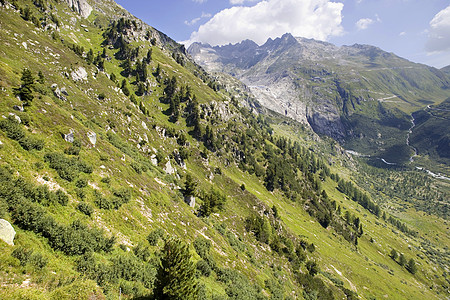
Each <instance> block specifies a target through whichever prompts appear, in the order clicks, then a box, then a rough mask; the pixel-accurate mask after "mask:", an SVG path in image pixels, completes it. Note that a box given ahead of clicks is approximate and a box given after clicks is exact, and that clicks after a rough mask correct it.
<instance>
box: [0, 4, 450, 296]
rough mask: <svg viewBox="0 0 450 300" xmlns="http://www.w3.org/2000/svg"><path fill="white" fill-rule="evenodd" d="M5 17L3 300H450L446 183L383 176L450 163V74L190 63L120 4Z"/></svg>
mask: <svg viewBox="0 0 450 300" xmlns="http://www.w3.org/2000/svg"><path fill="white" fill-rule="evenodd" d="M0 15H1V18H0V43H1V45H2V47H0V298H1V299H384V298H388V299H424V298H426V299H442V298H445V297H446V296H447V295H448V291H449V287H450V278H449V276H448V274H449V270H448V266H449V265H450V255H449V251H448V248H449V245H450V237H449V234H448V233H449V231H448V215H449V214H448V207H449V199H450V196H449V195H450V187H449V184H448V180H447V179H445V178H442V177H443V176H434V177H433V176H432V175H433V174H431V173H430V172H427V171H426V170H429V167H431V164H428V165H429V166H428V165H427V166H426V167H427V168H421V169H418V168H415V167H412V166H411V165H409V163H408V162H406V163H405V164H404V165H392V167H390V165H386V164H385V163H383V162H382V161H381V160H379V159H377V158H376V155H381V154H383V153H387V152H389V151H390V150H389V149H388V148H387V147H388V146H390V147H391V145H392V147H393V146H395V145H400V144H402V146H403V145H404V147H405V148H407V150H408V151H409V152H411V156H413V159H414V161H415V162H417V163H420V162H422V163H427V162H429V161H432V160H433V161H436V164H444V165H445V164H446V163H445V161H437V160H436V159H434V157H437V156H439V157H444V158H445V157H447V156H448V151H447V150H448V148H446V146H445V145H446V143H447V142H448V135H447V131H446V127H445V125H442V124H443V123H441V121H442V120H443V119H446V120H448V118H447V117H448V116H447V107H448V100H447V101H445V100H446V99H447V98H448V96H447V91H448V90H447V89H446V87H448V77H447V75H445V74H444V73H445V72H444V71H445V69H444V70H443V71H440V70H436V69H433V68H430V67H427V66H423V65H418V64H413V63H411V62H408V61H406V60H403V59H401V58H398V57H396V56H395V55H393V54H389V53H385V52H383V51H381V50H380V49H378V48H375V47H371V46H361V45H355V46H351V47H340V48H339V47H335V46H333V45H331V44H329V43H324V42H318V41H314V40H306V39H301V38H294V37H292V36H291V35H289V34H287V35H285V36H283V37H282V38H278V39H275V40H269V41H268V42H267V43H266V44H265V45H264V46H258V45H256V44H255V43H253V42H251V41H245V42H242V43H240V44H238V45H229V46H225V47H210V46H206V45H198V44H194V45H193V46H192V47H191V48H190V52H191V53H192V55H193V56H191V55H189V53H188V52H187V51H186V49H185V47H184V46H183V45H180V44H178V43H177V42H175V41H174V40H172V39H171V38H170V37H169V36H167V35H166V34H164V33H162V32H160V31H159V30H157V29H155V28H153V27H151V26H150V25H148V24H145V23H144V22H142V21H141V20H139V19H137V18H135V17H134V16H132V15H131V14H130V13H129V12H127V11H126V10H125V9H123V8H122V7H120V6H119V5H117V4H116V3H115V2H114V1H111V0H77V1H74V0H64V1H56V0H36V1H30V0H12V1H7V0H2V1H0ZM195 49H197V50H195ZM195 51H197V53H198V55H199V56H200V58H201V57H204V60H203V62H202V61H201V60H197V61H198V62H200V63H201V65H203V66H205V67H202V66H201V65H199V64H198V63H197V62H195V61H194V60H193V59H192V57H194V58H195V59H198V57H197V56H198V55H196V54H195ZM219 54H220V55H219ZM209 66H211V68H213V69H210V67H209ZM405 68H406V69H405ZM212 70H214V71H212ZM219 71H220V72H219ZM224 71H225V72H226V73H223V72H224ZM230 74H231V75H230ZM240 80H242V82H241V81H240ZM414 85H417V87H414ZM381 93H382V94H381ZM408 93H409V94H408ZM394 94H395V97H397V98H390V97H393V96H394ZM408 95H413V96H408ZM407 96H408V97H407ZM446 97H447V98H446ZM381 98H383V99H384V100H383V99H382V100H380V99H381ZM280 101H281V102H280ZM390 101H394V102H390ZM280 103H281V104H280ZM280 107H281V108H280ZM411 118H412V119H411ZM411 121H412V122H411ZM362 125H364V126H366V127H364V126H362ZM413 125H414V126H413ZM412 127H413V128H412ZM369 129H371V130H369ZM410 131H411V132H410ZM437 131H439V134H438V135H434V134H431V132H437ZM325 134H328V135H329V136H330V137H327V136H326V135H325ZM358 137H359V138H358ZM397 137H398V140H396V139H397ZM372 139H373V140H372ZM435 140H439V141H440V142H439V143H438V144H433V143H434V141H435ZM358 141H360V142H361V143H359V142H358ZM407 142H408V144H410V146H408V145H407ZM430 143H431V144H432V146H430ZM353 147H355V148H353ZM356 147H358V148H356ZM382 148H385V149H384V150H382ZM349 149H351V150H354V151H353V152H352V151H349ZM355 151H358V152H360V154H359V155H357V154H355V153H356V152H355ZM392 152H393V151H391V153H392ZM368 153H369V154H371V155H375V156H373V157H370V158H368V157H365V156H363V155H364V154H368ZM423 153H425V154H423ZM394 154H395V153H394ZM414 154H417V155H416V156H414ZM372 158H373V161H372V160H370V159H372ZM398 159H399V160H401V159H404V157H403V156H402V155H399V158H398ZM427 159H429V160H428V161H427ZM386 161H387V162H389V160H386ZM408 161H409V157H408ZM377 162H378V163H380V162H381V164H384V167H383V168H381V167H379V166H378V165H377ZM386 166H388V167H386ZM425 169H426V170H425ZM434 175H437V174H434Z"/></svg>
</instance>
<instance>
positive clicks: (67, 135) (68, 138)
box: [64, 130, 74, 143]
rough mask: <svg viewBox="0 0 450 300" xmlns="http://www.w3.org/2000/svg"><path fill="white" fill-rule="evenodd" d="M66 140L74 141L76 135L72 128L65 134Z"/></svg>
mask: <svg viewBox="0 0 450 300" xmlns="http://www.w3.org/2000/svg"><path fill="white" fill-rule="evenodd" d="M64 140H66V142H69V143H73V141H74V136H73V132H72V130H71V131H70V132H69V133H68V134H64Z"/></svg>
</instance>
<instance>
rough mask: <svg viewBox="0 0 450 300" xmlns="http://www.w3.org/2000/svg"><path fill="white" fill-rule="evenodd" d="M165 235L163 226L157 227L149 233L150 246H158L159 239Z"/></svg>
mask: <svg viewBox="0 0 450 300" xmlns="http://www.w3.org/2000/svg"><path fill="white" fill-rule="evenodd" d="M163 236H164V230H162V229H161V228H157V229H155V230H153V231H151V232H150V233H149V234H148V236H147V240H148V242H149V244H150V246H156V245H157V244H158V241H159V240H160V239H161V238H162V237H163Z"/></svg>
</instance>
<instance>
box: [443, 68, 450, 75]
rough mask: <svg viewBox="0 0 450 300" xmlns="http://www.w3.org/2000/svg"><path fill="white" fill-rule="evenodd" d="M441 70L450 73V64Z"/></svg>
mask: <svg viewBox="0 0 450 300" xmlns="http://www.w3.org/2000/svg"><path fill="white" fill-rule="evenodd" d="M441 71H442V72H444V73H446V74H450V66H446V67H443V68H442V69H441Z"/></svg>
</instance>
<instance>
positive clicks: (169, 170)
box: [164, 160, 176, 175]
mask: <svg viewBox="0 0 450 300" xmlns="http://www.w3.org/2000/svg"><path fill="white" fill-rule="evenodd" d="M175 171H176V170H175V169H174V168H173V167H172V164H171V163H170V160H167V162H166V165H165V166H164V172H166V173H167V174H170V175H172V174H174V173H175Z"/></svg>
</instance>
